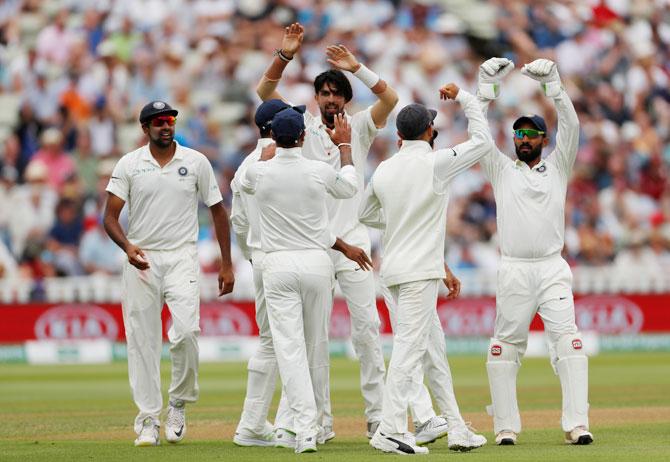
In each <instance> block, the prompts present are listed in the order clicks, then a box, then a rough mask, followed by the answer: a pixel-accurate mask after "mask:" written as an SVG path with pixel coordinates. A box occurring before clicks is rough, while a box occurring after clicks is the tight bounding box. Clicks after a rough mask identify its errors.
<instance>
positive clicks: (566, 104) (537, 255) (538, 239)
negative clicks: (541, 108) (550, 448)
mask: <svg viewBox="0 0 670 462" xmlns="http://www.w3.org/2000/svg"><path fill="white" fill-rule="evenodd" d="M512 69H514V64H513V63H512V62H511V61H510V60H508V59H505V58H491V59H489V60H488V61H486V62H484V63H483V64H482V65H481V66H480V69H479V88H478V96H479V99H480V101H481V102H482V106H483V110H484V112H485V113H486V111H487V109H488V105H489V103H490V101H492V100H494V99H496V98H497V97H498V95H499V92H500V81H501V80H502V78H503V77H504V76H505V75H507V74H508V73H509V72H511V71H512ZM521 73H522V74H524V75H526V76H528V77H530V78H531V79H534V80H537V81H539V82H540V83H541V88H542V90H543V92H544V94H545V96H547V97H548V98H551V100H552V101H553V102H554V106H555V107H556V112H557V113H558V132H557V133H556V147H555V149H554V151H553V152H552V153H550V154H549V155H548V156H546V157H545V158H544V159H543V158H542V150H543V149H544V148H545V147H546V146H547V145H548V144H549V137H548V131H547V125H546V123H545V121H544V119H543V118H542V117H540V116H539V115H535V114H531V115H524V116H522V117H519V118H518V119H517V120H516V121H515V122H514V124H513V126H512V128H513V130H514V132H513V136H514V147H515V150H516V156H517V160H512V159H510V158H509V157H507V156H506V155H504V154H503V153H502V152H500V151H499V150H498V149H497V148H494V149H493V150H492V151H491V152H490V153H489V155H488V156H486V157H485V158H484V159H482V160H481V161H480V162H481V165H482V167H483V170H484V173H485V174H486V176H487V177H488V178H489V180H490V181H491V184H492V185H493V192H494V195H495V200H496V205H497V217H496V219H497V226H498V241H499V243H500V253H501V255H502V258H501V264H500V268H499V271H498V285H497V289H496V321H495V326H494V331H493V338H492V339H491V343H490V346H489V352H488V356H487V362H486V369H487V371H488V377H489V386H490V391H491V400H492V405H491V406H489V407H488V411H489V414H491V415H492V416H493V427H494V432H495V433H496V443H497V444H499V445H513V444H515V443H516V440H517V435H518V434H519V432H520V431H521V417H520V415H519V408H518V405H517V399H516V376H517V373H518V370H519V366H520V365H521V357H522V356H523V355H524V353H525V352H526V346H527V343H528V331H529V326H530V323H531V321H532V319H533V317H535V313H538V314H539V315H540V317H541V318H542V320H543V322H544V328H545V332H546V333H547V337H548V340H549V350H550V355H551V364H552V366H553V368H554V371H555V372H556V374H557V375H558V378H559V380H560V382H561V389H562V392H563V406H562V409H563V416H562V420H561V424H562V428H563V431H564V432H565V442H566V443H570V444H579V445H583V444H590V443H592V442H593V435H592V434H591V433H590V432H589V420H588V407H589V405H588V359H587V357H586V355H585V354H584V345H583V343H582V339H581V335H580V333H579V331H578V330H577V325H576V323H575V306H574V300H573V296H572V273H571V271H570V267H569V266H568V263H567V262H566V261H565V260H564V259H563V258H562V257H561V251H562V250H563V245H564V240H565V239H564V234H565V198H566V192H567V188H568V181H569V180H570V174H571V172H572V166H573V164H574V162H575V158H576V156H577V148H578V146H579V120H578V119H577V113H576V112H575V109H574V107H573V105H572V102H571V101H570V98H569V96H568V94H567V93H566V91H565V89H564V88H563V85H562V84H561V79H560V77H559V75H558V70H557V69H556V64H555V63H554V62H552V61H549V60H548V59H537V60H535V61H533V62H531V63H529V64H526V65H525V66H524V67H523V68H522V69H521Z"/></svg>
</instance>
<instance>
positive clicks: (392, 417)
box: [380, 279, 444, 433]
mask: <svg viewBox="0 0 670 462" xmlns="http://www.w3.org/2000/svg"><path fill="white" fill-rule="evenodd" d="M440 282H441V281H440V280H439V279H430V280H423V281H413V282H407V283H404V284H398V285H395V286H391V287H389V291H390V292H391V297H392V298H393V300H394V301H395V302H396V305H397V313H396V318H397V320H396V325H395V329H394V331H393V352H392V353H391V362H390V363H389V368H388V373H387V374H386V386H385V388H384V404H383V413H382V416H383V417H382V422H381V426H380V428H381V431H382V432H384V433H406V432H407V408H408V406H409V405H410V402H411V400H412V399H413V398H414V397H415V396H416V394H417V391H416V390H417V388H418V387H419V385H418V383H417V382H418V381H419V379H417V377H416V375H417V374H421V371H422V362H423V359H424V356H425V355H426V351H427V346H428V342H429V339H430V333H431V329H432V327H433V326H434V325H435V322H437V323H438V324H439V318H438V316H437V311H436V304H437V291H438V287H439V284H440ZM443 342H444V340H443ZM421 377H422V375H421Z"/></svg>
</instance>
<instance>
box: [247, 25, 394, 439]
mask: <svg viewBox="0 0 670 462" xmlns="http://www.w3.org/2000/svg"><path fill="white" fill-rule="evenodd" d="M302 36H303V28H302V26H301V25H299V24H297V23H296V24H292V25H291V26H289V27H287V28H286V33H285V35H284V38H283V41H282V47H281V50H278V52H277V54H276V56H275V58H274V59H273V62H272V64H271V65H270V67H269V68H268V70H267V71H266V73H265V75H264V76H263V78H262V79H261V81H260V83H259V84H258V87H257V93H258V96H259V97H260V98H261V99H262V100H267V99H271V98H279V99H282V97H281V95H280V94H279V93H278V92H277V84H278V81H279V80H280V79H281V76H282V72H283V70H284V68H285V67H286V65H287V64H288V62H289V61H290V60H292V59H293V57H294V55H295V54H296V53H297V52H298V50H299V49H300V46H301V43H302ZM326 53H327V57H328V62H329V63H330V64H331V65H332V66H333V67H334V69H331V70H329V71H326V72H323V73H322V74H320V75H318V76H317V77H316V79H315V80H314V91H315V99H316V101H317V103H318V105H319V110H320V114H319V115H318V116H317V115H312V114H309V113H305V125H306V127H307V128H306V136H305V143H304V145H303V155H304V156H305V157H306V158H308V159H314V160H319V161H323V162H326V163H327V164H329V165H330V166H332V167H333V168H335V169H339V168H340V158H339V152H338V149H337V146H335V144H334V143H333V142H332V141H331V139H330V137H329V135H328V130H329V129H332V128H333V124H334V117H335V115H336V114H344V113H345V112H344V111H345V105H346V104H347V103H348V102H349V101H350V100H351V98H352V89H351V84H350V83H349V81H348V80H347V78H346V76H345V75H344V73H343V72H342V71H348V72H351V73H352V74H353V75H354V76H356V77H357V78H358V79H359V80H361V82H363V83H364V84H365V85H366V86H367V87H368V88H370V90H371V91H372V92H373V93H374V94H375V95H376V96H377V98H378V101H377V102H376V103H375V104H373V105H372V106H370V107H369V108H367V109H365V110H363V111H360V112H357V113H355V114H353V115H351V116H350V115H348V114H347V115H346V117H347V119H348V121H349V125H350V126H351V131H352V137H351V149H352V154H353V161H354V168H355V169H356V178H357V184H358V189H359V192H358V193H356V195H355V196H354V197H353V198H350V199H344V200H343V199H334V198H331V197H328V198H327V203H328V215H329V218H330V223H331V227H332V230H333V233H334V234H336V235H337V236H339V237H341V238H342V239H343V240H345V241H347V242H349V243H351V244H353V245H356V246H359V247H362V248H364V249H365V250H366V252H368V253H369V252H370V237H369V234H368V231H367V229H366V228H365V226H363V225H362V224H361V223H360V222H359V221H358V207H359V204H360V201H361V195H362V192H363V188H364V174H365V163H366V162H365V159H366V158H367V155H368V152H369V150H370V145H371V144H372V141H373V140H374V137H375V136H376V134H377V131H378V129H380V128H382V127H384V126H385V125H386V119H387V118H388V115H389V114H390V113H391V111H392V110H393V108H394V107H395V105H396V104H397V102H398V96H397V94H396V92H395V90H393V88H391V87H390V86H389V85H387V84H386V82H385V81H384V80H382V79H380V78H379V76H378V75H377V74H375V73H374V72H372V71H371V70H370V69H368V68H367V67H366V66H364V65H362V64H361V63H359V62H358V60H357V59H356V58H355V57H354V55H353V54H351V53H350V52H349V51H348V50H347V49H346V48H345V47H344V46H342V45H337V46H329V47H328V48H327V50H326ZM329 253H330V256H331V258H332V260H333V265H334V268H335V277H336V280H337V282H338V284H339V286H340V289H341V291H342V294H343V295H344V298H345V300H346V302H347V307H348V309H349V314H350V316H351V341H352V344H353V346H354V351H355V352H356V356H357V357H358V359H359V360H360V368H361V369H360V382H361V393H362V395H363V400H364V402H365V416H366V420H367V434H368V437H372V434H374V431H375V430H376V428H377V426H378V425H379V421H380V420H381V408H382V399H383V386H384V357H383V353H382V349H381V341H380V337H379V327H380V321H379V314H378V312H377V304H376V292H375V284H374V276H373V274H372V273H369V272H364V271H356V270H357V266H356V265H355V264H354V263H352V262H351V261H349V260H348V259H346V258H345V257H344V256H343V255H342V254H341V253H339V252H335V251H329ZM323 386H324V387H326V388H328V383H326V384H324V385H323ZM327 396H330V393H329V392H328V393H327ZM278 414H280V412H278ZM322 425H323V427H324V433H323V435H321V436H320V440H321V441H326V440H328V439H330V438H333V437H334V436H335V433H334V432H333V431H332V413H331V410H330V400H328V401H327V408H326V409H325V413H324V421H323V423H322ZM278 436H281V435H278Z"/></svg>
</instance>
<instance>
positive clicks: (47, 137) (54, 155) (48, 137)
mask: <svg viewBox="0 0 670 462" xmlns="http://www.w3.org/2000/svg"><path fill="white" fill-rule="evenodd" d="M40 141H41V144H42V148H41V149H40V150H39V151H37V152H36V153H35V155H34V156H33V159H32V160H31V161H30V162H31V163H33V162H41V163H42V164H44V165H45V166H46V168H47V171H48V172H49V176H48V179H47V181H48V182H49V185H50V186H51V187H52V188H53V189H54V190H56V191H60V190H61V188H62V186H63V183H64V182H65V180H66V178H67V177H68V176H70V175H72V174H73V173H74V172H75V171H76V165H75V163H74V161H73V160H72V157H70V156H69V155H68V154H66V153H65V151H63V134H62V133H61V131H60V130H58V129H57V128H48V129H46V130H44V132H43V133H42V135H41V136H40ZM28 167H30V165H28Z"/></svg>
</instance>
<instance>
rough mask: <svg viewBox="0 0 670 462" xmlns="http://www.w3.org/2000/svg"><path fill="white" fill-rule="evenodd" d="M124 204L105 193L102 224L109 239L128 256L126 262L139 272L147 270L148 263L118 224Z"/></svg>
mask: <svg viewBox="0 0 670 462" xmlns="http://www.w3.org/2000/svg"><path fill="white" fill-rule="evenodd" d="M124 204H125V201H124V200H123V199H121V198H120V197H118V196H115V195H114V194H112V193H107V203H106V204H105V217H104V218H103V222H102V223H103V225H104V227H105V231H107V234H108V235H109V237H110V238H111V239H112V240H113V241H114V242H115V243H116V245H118V246H119V247H121V249H123V251H124V252H125V253H126V255H128V262H130V264H131V265H133V266H134V267H135V268H137V269H139V270H145V269H148V268H149V262H148V261H147V260H146V256H145V255H144V252H142V249H140V248H139V247H137V246H136V245H134V244H132V243H131V242H130V241H129V240H128V239H127V238H126V234H125V233H124V232H123V228H122V227H121V223H119V215H120V214H121V209H122V208H123V206H124Z"/></svg>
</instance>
